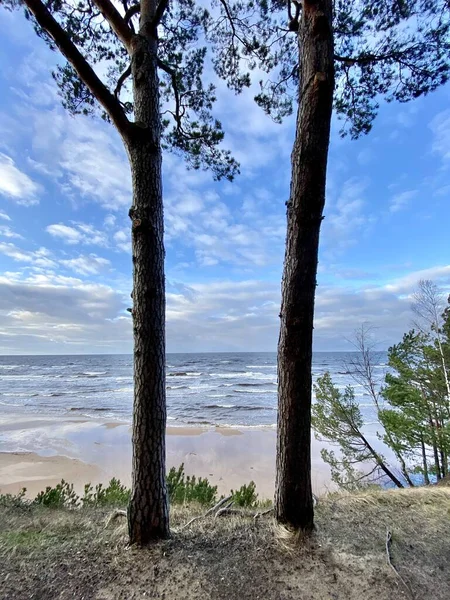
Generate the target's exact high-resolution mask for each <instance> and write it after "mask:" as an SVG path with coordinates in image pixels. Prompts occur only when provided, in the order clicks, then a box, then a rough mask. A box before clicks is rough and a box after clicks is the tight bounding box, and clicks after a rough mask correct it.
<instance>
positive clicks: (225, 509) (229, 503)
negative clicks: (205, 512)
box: [214, 496, 234, 519]
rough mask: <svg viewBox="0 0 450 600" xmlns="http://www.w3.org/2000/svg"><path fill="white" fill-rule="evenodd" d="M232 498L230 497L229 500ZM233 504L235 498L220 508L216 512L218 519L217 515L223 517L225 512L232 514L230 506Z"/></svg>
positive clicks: (215, 516)
mask: <svg viewBox="0 0 450 600" xmlns="http://www.w3.org/2000/svg"><path fill="white" fill-rule="evenodd" d="M230 498H231V496H230ZM230 498H228V500H229V499H230ZM233 504H234V500H231V502H228V503H227V504H225V506H224V507H223V508H220V509H219V510H218V511H217V512H216V514H215V515H214V518H215V519H217V517H221V516H222V515H224V514H227V515H228V514H230V513H231V511H230V508H231V507H232V506H233Z"/></svg>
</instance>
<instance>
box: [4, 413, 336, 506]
mask: <svg viewBox="0 0 450 600" xmlns="http://www.w3.org/2000/svg"><path fill="white" fill-rule="evenodd" d="M0 439H1V440H2V442H3V443H1V444H0V449H2V450H6V452H0V492H3V493H5V492H13V493H15V492H17V491H19V490H20V489H21V488H22V487H26V488H27V489H28V491H29V494H30V495H32V494H33V495H34V494H35V493H37V491H40V489H43V488H45V487H46V486H47V485H54V484H55V483H56V482H57V481H60V480H61V478H64V479H65V480H66V481H69V482H71V483H74V484H75V488H76V490H77V491H81V489H82V487H83V485H84V484H85V483H87V482H91V483H93V484H95V483H99V482H102V483H107V482H108V481H109V480H110V479H111V478H112V477H116V478H119V479H120V480H121V481H122V482H123V483H124V484H125V485H127V486H130V484H131V431H130V425H129V424H127V423H111V422H101V421H89V420H86V419H76V418H71V419H67V418H54V419H49V418H48V417H47V418H43V417H42V418H39V417H38V418H35V419H33V420H30V419H24V418H23V417H22V418H21V419H14V418H10V419H9V420H5V419H3V420H2V422H1V423H0ZM3 440H5V441H3ZM166 447H167V468H168V469H169V468H170V467H172V466H174V467H178V466H179V465H180V464H181V463H184V465H185V471H186V473H187V474H188V475H196V476H197V477H207V478H208V479H209V480H210V481H211V482H212V483H213V484H214V485H217V486H218V491H219V493H227V492H229V490H230V489H236V488H239V487H240V486H241V485H243V484H244V483H248V482H249V481H252V480H253V481H254V482H255V483H256V486H257V491H258V494H259V497H260V498H272V497H273V490H274V480H275V447H276V433H275V431H274V430H273V429H270V428H262V429H254V428H248V429H245V428H243V429H236V428H220V427H216V428H212V429H200V428H189V427H170V428H168V429H167V439H166ZM312 464H313V488H314V491H315V493H316V494H317V495H320V494H321V493H322V492H323V491H324V490H326V489H328V488H329V487H330V482H329V471H328V469H327V467H326V465H324V463H323V462H322V459H321V457H320V446H319V445H318V444H317V443H315V442H314V443H313V453H312ZM38 488H39V489H38Z"/></svg>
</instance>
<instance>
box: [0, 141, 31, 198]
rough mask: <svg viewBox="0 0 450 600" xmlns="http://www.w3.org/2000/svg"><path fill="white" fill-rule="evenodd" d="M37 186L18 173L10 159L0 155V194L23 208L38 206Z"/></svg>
mask: <svg viewBox="0 0 450 600" xmlns="http://www.w3.org/2000/svg"><path fill="white" fill-rule="evenodd" d="M38 192H39V186H38V185H37V184H36V183H35V182H34V181H32V180H31V179H30V178H29V177H28V175H26V174H25V173H23V172H22V171H20V170H19V169H18V168H17V167H16V165H15V163H14V161H13V159H12V158H10V157H9V156H7V155H6V154H3V153H0V194H3V195H4V196H6V197H7V198H10V199H12V200H14V201H15V202H16V203H17V204H21V205H23V206H32V205H34V204H39V200H38V198H37V194H38Z"/></svg>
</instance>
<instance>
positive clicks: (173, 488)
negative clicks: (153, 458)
mask: <svg viewBox="0 0 450 600" xmlns="http://www.w3.org/2000/svg"><path fill="white" fill-rule="evenodd" d="M167 489H168V492H169V499H170V502H171V503H172V504H187V503H189V502H198V503H199V504H201V505H202V506H210V505H212V504H214V503H215V502H216V499H217V486H216V485H214V486H213V485H211V484H210V483H209V481H208V480H207V479H203V478H202V477H199V478H198V479H197V478H196V477H195V475H193V476H192V477H191V476H189V475H186V474H185V472H184V463H183V464H181V465H180V467H178V469H176V468H175V467H172V468H171V469H170V471H169V474H168V475H167Z"/></svg>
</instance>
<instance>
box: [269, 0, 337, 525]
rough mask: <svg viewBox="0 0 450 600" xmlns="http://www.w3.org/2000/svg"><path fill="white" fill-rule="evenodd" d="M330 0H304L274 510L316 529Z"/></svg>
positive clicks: (282, 517)
mask: <svg viewBox="0 0 450 600" xmlns="http://www.w3.org/2000/svg"><path fill="white" fill-rule="evenodd" d="M331 20H332V2H331V0H323V1H316V2H314V1H312V0H305V1H304V2H303V10H302V17H301V23H300V27H299V54H300V68H301V77H300V87H299V109H298V114H297V126H296V140H295V144H294V149H293V154H292V181H291V193H290V200H289V202H288V210H287V239H286V254H285V261H284V272H283V282H282V304H281V314H280V317H281V329H280V338H279V344H278V381H279V392H278V441H277V481H276V492H275V514H276V518H277V520H278V521H279V522H281V523H284V524H287V525H289V526H291V527H294V528H295V529H303V530H311V529H312V528H313V520H314V511H313V497H312V489H311V386H312V378H311V362H312V336H313V316H314V297H315V290H316V274H317V261H318V248H319V231H320V225H321V221H322V212H323V207H324V202H325V183H326V169H327V158H328V145H329V138H330V124H331V114H332V103H333V90H334V64H333V33H332V26H331Z"/></svg>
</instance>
